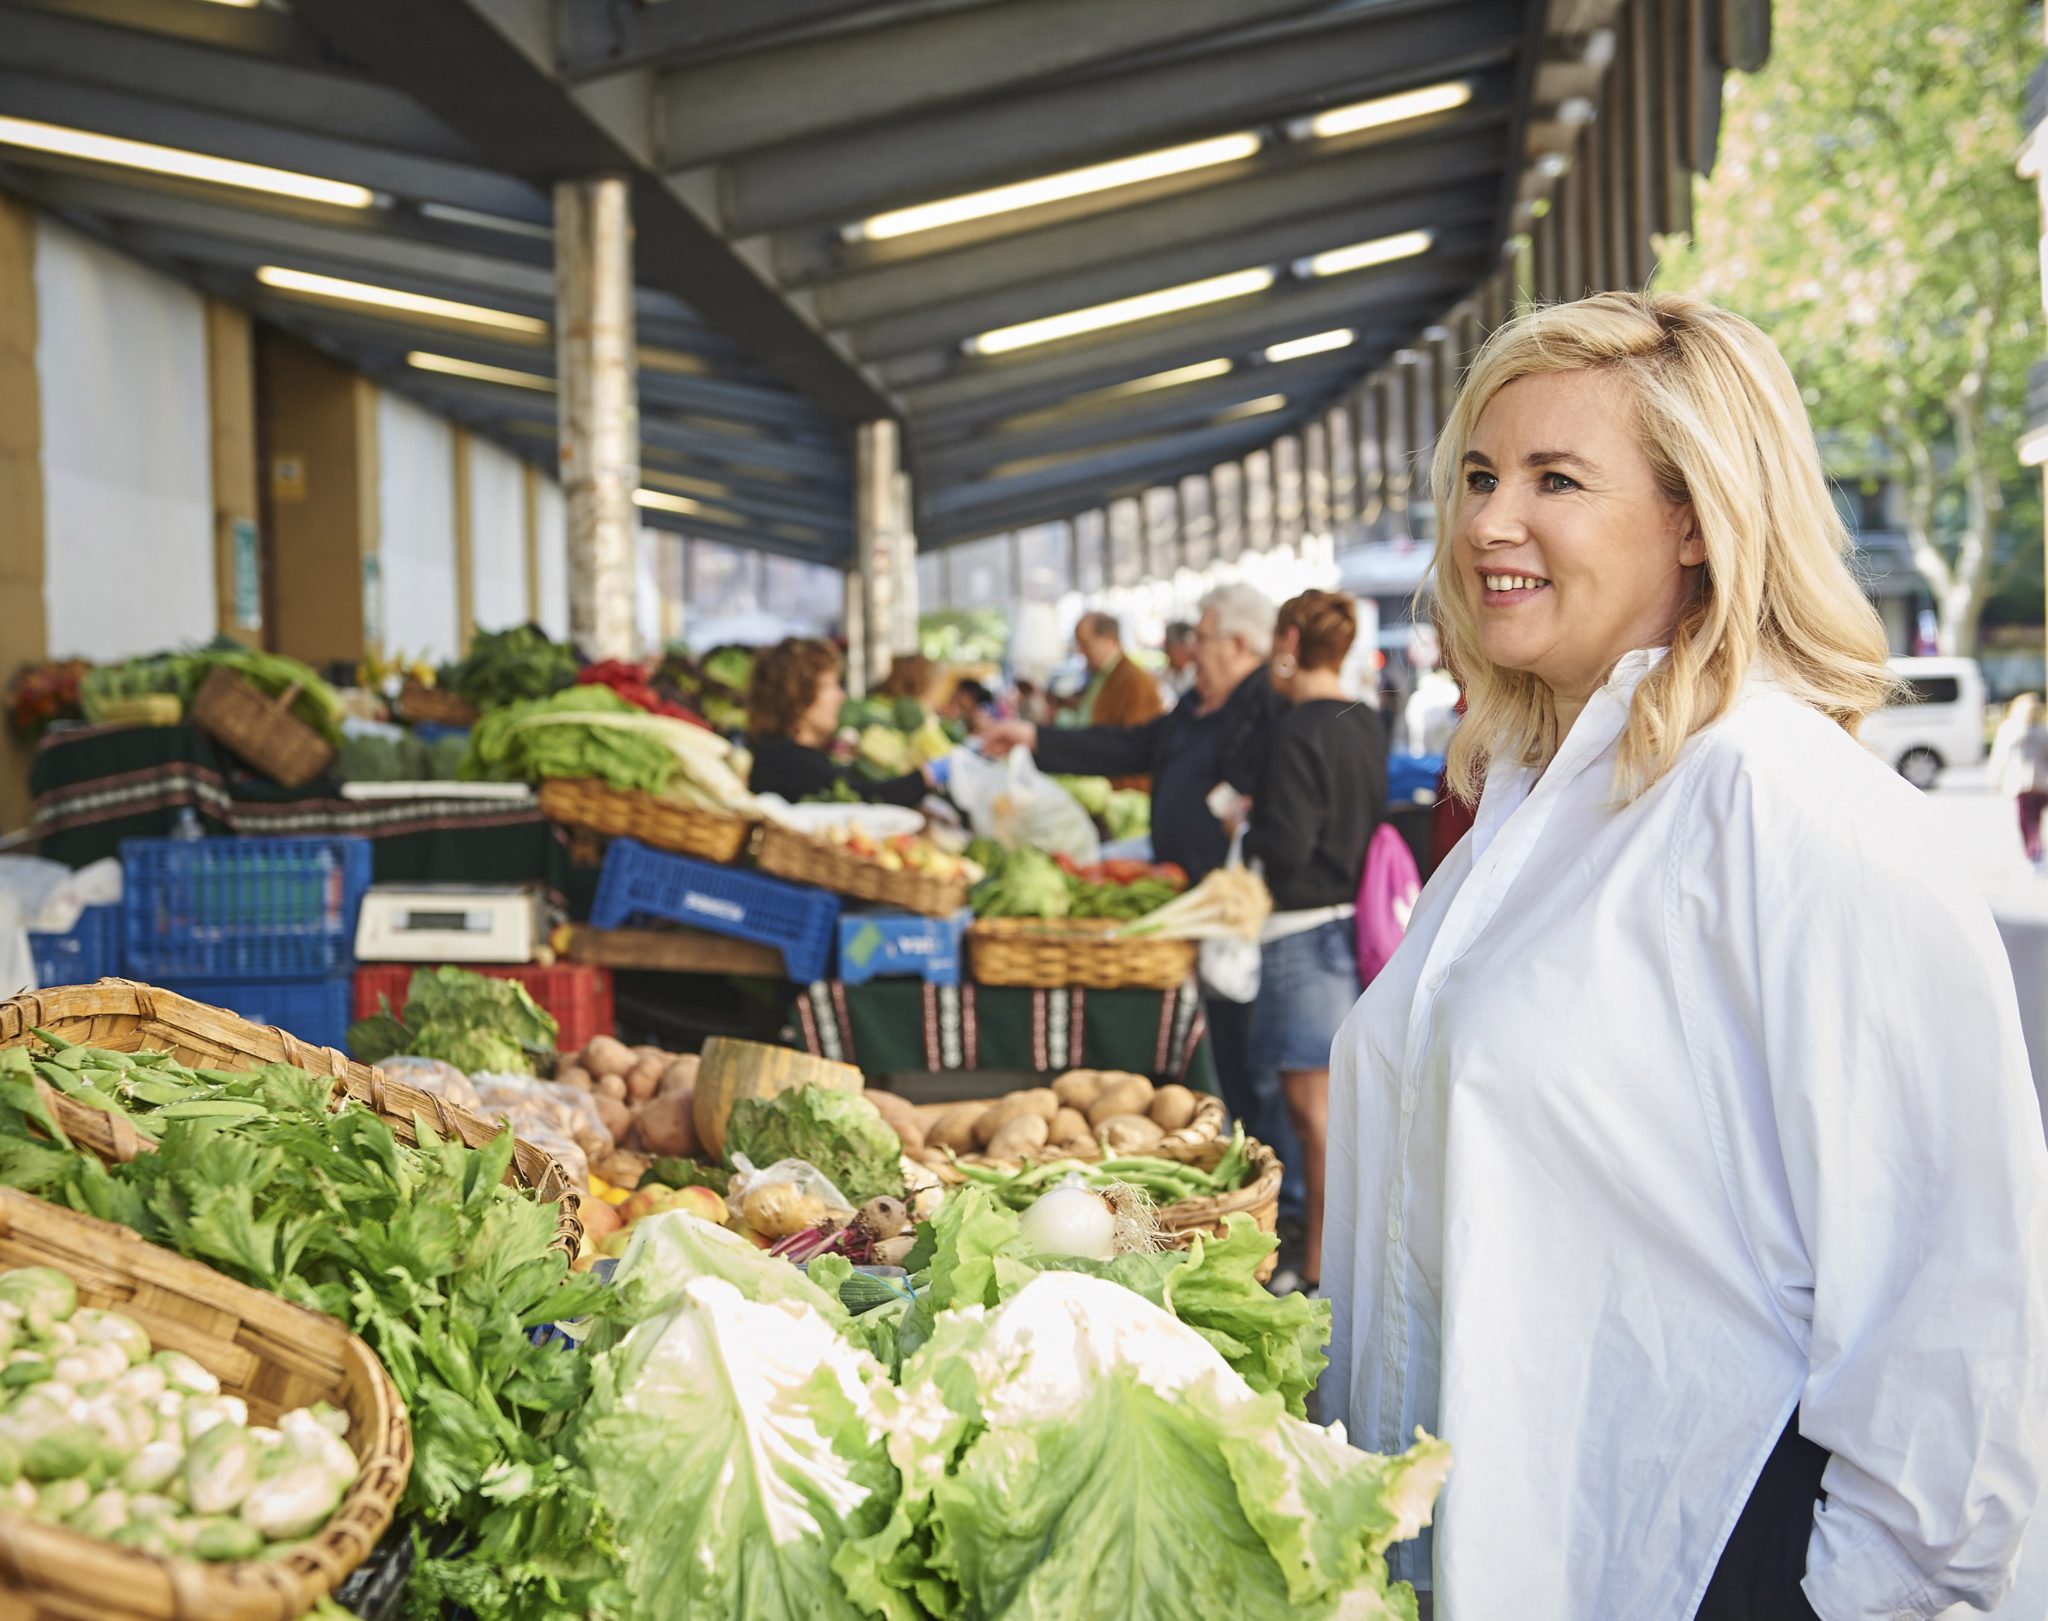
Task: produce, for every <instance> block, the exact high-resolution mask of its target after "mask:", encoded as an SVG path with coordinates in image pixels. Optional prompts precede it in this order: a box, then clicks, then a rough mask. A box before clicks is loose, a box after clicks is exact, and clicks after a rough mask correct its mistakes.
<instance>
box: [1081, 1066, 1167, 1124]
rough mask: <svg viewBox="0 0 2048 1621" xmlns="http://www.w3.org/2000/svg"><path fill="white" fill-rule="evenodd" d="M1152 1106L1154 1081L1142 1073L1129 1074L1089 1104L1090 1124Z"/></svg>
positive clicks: (1142, 1111)
mask: <svg viewBox="0 0 2048 1621" xmlns="http://www.w3.org/2000/svg"><path fill="white" fill-rule="evenodd" d="M1151 1107H1152V1083H1151V1082H1150V1081H1148V1080H1146V1079H1145V1077H1144V1076H1142V1075H1127V1076H1125V1077H1124V1078H1123V1079H1122V1080H1120V1081H1118V1082H1117V1083H1116V1085H1114V1086H1112V1087H1110V1088H1109V1090H1108V1091H1106V1092H1104V1093H1103V1094H1102V1095H1101V1096H1100V1097H1098V1098H1097V1099H1096V1100H1095V1101H1094V1102H1093V1103H1091V1104H1089V1105H1088V1124H1089V1125H1091V1126H1099V1125H1101V1124H1102V1122H1103V1121H1105V1120H1113V1119H1115V1118H1116V1117H1117V1116H1118V1115H1120V1114H1143V1113H1144V1112H1145V1111H1146V1110H1147V1109H1149V1108H1151Z"/></svg>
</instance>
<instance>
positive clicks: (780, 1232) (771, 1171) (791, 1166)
mask: <svg viewBox="0 0 2048 1621" xmlns="http://www.w3.org/2000/svg"><path fill="white" fill-rule="evenodd" d="M732 1162H733V1173H732V1185H731V1188H730V1189H729V1191H728V1193H727V1196H726V1203H727V1204H728V1205H730V1206H731V1207H732V1208H733V1209H734V1210H737V1211H738V1212H739V1213H740V1217H741V1219H742V1220H744V1221H745V1222H746V1224H747V1225H748V1226H749V1227H751V1228H753V1229H754V1231H755V1232H757V1233H759V1234H761V1235H762V1237H764V1238H774V1239H781V1238H787V1237H788V1236H789V1235H790V1234H791V1233H800V1232H803V1231H804V1230H805V1229H806V1228H811V1227H819V1226H823V1225H824V1224H825V1223H826V1222H828V1221H835V1220H836V1221H840V1222H843V1221H846V1220H849V1219H851V1217H852V1215H853V1206H852V1205H850V1204H848V1203H847V1200H846V1195H845V1194H843V1193H841V1192H840V1191H839V1189H838V1188H837V1187H835V1186H834V1185H833V1182H832V1179H831V1178H830V1177H828V1176H827V1175H826V1174H825V1173H824V1172H823V1171H821V1170H819V1169H818V1168H817V1166H815V1165H813V1164H811V1163H810V1162H809V1161H808V1160H801V1159H779V1160H777V1161H776V1162H775V1163H774V1164H773V1165H770V1166H769V1167H768V1168H767V1169H766V1170H756V1169H755V1167H754V1165H753V1162H752V1161H750V1160H749V1159H748V1158H747V1156H746V1155H744V1154H735V1155H733V1157H732Z"/></svg>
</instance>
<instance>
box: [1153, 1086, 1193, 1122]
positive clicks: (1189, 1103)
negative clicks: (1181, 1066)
mask: <svg viewBox="0 0 2048 1621" xmlns="http://www.w3.org/2000/svg"><path fill="white" fill-rule="evenodd" d="M1195 1107H1196V1098H1195V1094H1194V1093H1192V1092H1190V1091H1189V1090H1188V1089H1187V1088H1186V1087H1184V1086H1162V1087H1161V1088H1160V1089H1159V1090H1158V1091H1157V1092H1154V1093H1153V1094H1152V1107H1151V1108H1150V1109H1149V1110H1147V1111H1146V1112H1147V1113H1148V1114H1150V1115H1151V1116H1152V1118H1153V1119H1154V1120H1155V1121H1157V1122H1158V1123H1159V1125H1160V1126H1161V1128H1162V1129H1164V1130H1166V1131H1179V1130H1181V1129H1182V1128H1183V1127H1185V1126H1186V1125H1188V1123H1189V1122H1191V1121H1192V1120H1193V1119H1194V1118H1195Z"/></svg>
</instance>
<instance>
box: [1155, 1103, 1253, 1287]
mask: <svg viewBox="0 0 2048 1621" xmlns="http://www.w3.org/2000/svg"><path fill="white" fill-rule="evenodd" d="M1245 1146H1246V1148H1247V1149H1248V1150H1249V1152H1250V1154H1251V1175H1250V1176H1249V1177H1248V1178H1247V1179H1246V1181H1245V1184H1244V1186H1243V1187H1241V1188H1239V1189H1238V1190H1237V1191H1236V1192H1234V1193H1218V1194H1215V1195H1212V1196H1211V1197H1209V1198H1206V1199H1182V1200H1180V1201H1179V1202H1178V1203H1176V1204H1170V1205H1161V1206H1160V1207H1159V1212H1158V1216H1159V1226H1160V1229H1161V1231H1162V1232H1163V1233H1164V1234H1165V1235H1166V1242H1167V1243H1168V1244H1169V1245H1170V1246H1171V1247H1173V1248H1174V1249H1186V1248H1187V1247H1188V1243H1189V1241H1190V1240H1191V1239H1193V1238H1194V1236H1195V1235H1196V1234H1197V1233H1208V1234H1215V1235H1217V1236H1219V1237H1220V1236H1221V1235H1222V1234H1223V1233H1224V1231H1225V1230H1226V1222H1225V1218H1226V1217H1229V1216H1234V1215H1245V1216H1250V1217H1251V1218H1252V1222H1253V1224H1254V1225H1255V1226H1257V1228H1258V1229H1259V1231H1260V1232H1262V1233H1272V1232H1275V1231H1277V1230H1278V1228H1279V1225H1280V1178H1281V1168H1280V1156H1279V1155H1277V1154H1275V1153H1274V1152H1273V1150H1272V1149H1270V1148H1268V1147H1267V1146H1266V1145H1265V1144H1264V1143H1262V1142H1256V1141H1254V1142H1248V1143H1247V1144H1246V1145H1245ZM1228 1148H1229V1144H1228V1143H1226V1142H1225V1141H1224V1140H1223V1139H1222V1138H1220V1137H1219V1138H1216V1139H1215V1140H1213V1141H1211V1142H1206V1143H1198V1144H1195V1145H1193V1146H1190V1147H1186V1148H1176V1149H1166V1150H1158V1151H1157V1152H1160V1153H1161V1155H1162V1157H1163V1158H1166V1159H1177V1160H1182V1161H1184V1162H1186V1163H1187V1164H1190V1165H1199V1166H1201V1167H1202V1169H1203V1170H1205V1171H1206V1170H1210V1169H1213V1168H1214V1166H1215V1165H1216V1162H1217V1161H1218V1160H1220V1159H1222V1158H1223V1155H1224V1153H1225V1151H1226V1150H1227V1149H1228ZM1146 1152H1148V1153H1151V1152H1155V1150H1151V1149H1148V1150H1147V1151H1146ZM1279 1260H1280V1252H1279V1251H1278V1250H1275V1251H1274V1252H1273V1253H1272V1254H1271V1255H1268V1256H1267V1257H1266V1258H1265V1260H1263V1261H1261V1262H1260V1263H1259V1270H1258V1279H1259V1282H1261V1283H1264V1282H1265V1281H1266V1280H1267V1279H1268V1278H1270V1277H1272V1275H1273V1271H1274V1268H1275V1267H1276V1266H1277V1265H1278V1264H1279Z"/></svg>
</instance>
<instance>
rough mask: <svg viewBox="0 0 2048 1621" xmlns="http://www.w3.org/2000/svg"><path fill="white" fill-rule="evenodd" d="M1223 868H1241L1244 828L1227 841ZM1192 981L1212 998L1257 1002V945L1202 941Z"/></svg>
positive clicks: (1230, 940)
mask: <svg viewBox="0 0 2048 1621" xmlns="http://www.w3.org/2000/svg"><path fill="white" fill-rule="evenodd" d="M1223 864H1224V866H1226V867H1242V866H1243V865H1244V829H1243V827H1241V826H1240V827H1239V828H1238V830H1237V831H1236V832H1235V833H1234V834H1232V835H1231V838H1230V854H1229V855H1228V856H1226V857H1225V858H1224V862H1223ZM1195 978H1196V979H1197V980H1199V981H1200V982H1201V986H1202V989H1203V990H1204V991H1205V992H1207V993H1208V994H1209V995H1211V996H1220V997H1221V998H1222V999H1223V1000H1224V1001H1226V1002H1256V1001H1257V1000H1258V997H1259V942H1258V941H1256V940H1242V939H1238V938H1237V937H1235V936H1229V937H1226V938H1223V939H1220V940H1204V941H1203V942H1202V943H1201V946H1200V948H1199V949H1198V950H1197V952H1196V956H1195Z"/></svg>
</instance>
